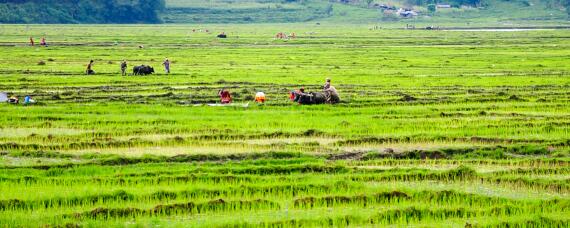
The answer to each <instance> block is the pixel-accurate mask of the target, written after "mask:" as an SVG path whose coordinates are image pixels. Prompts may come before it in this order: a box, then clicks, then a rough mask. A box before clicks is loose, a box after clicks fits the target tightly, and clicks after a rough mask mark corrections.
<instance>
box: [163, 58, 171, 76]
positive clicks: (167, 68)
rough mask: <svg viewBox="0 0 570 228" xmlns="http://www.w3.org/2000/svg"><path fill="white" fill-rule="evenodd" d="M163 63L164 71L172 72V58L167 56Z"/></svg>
mask: <svg viewBox="0 0 570 228" xmlns="http://www.w3.org/2000/svg"><path fill="white" fill-rule="evenodd" d="M162 65H164V72H166V73H167V74H170V60H168V57H166V59H165V60H164V62H163V63H162Z"/></svg>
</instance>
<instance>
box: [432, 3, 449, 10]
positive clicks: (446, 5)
mask: <svg viewBox="0 0 570 228" xmlns="http://www.w3.org/2000/svg"><path fill="white" fill-rule="evenodd" d="M435 7H437V8H438V9H449V8H451V5H449V4H437V5H436V6H435Z"/></svg>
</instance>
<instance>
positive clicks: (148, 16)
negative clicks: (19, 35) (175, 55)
mask: <svg viewBox="0 0 570 228" xmlns="http://www.w3.org/2000/svg"><path fill="white" fill-rule="evenodd" d="M163 9H164V0H0V23H16V24H72V23H96V24H99V23H100V24H106V23H119V24H131V23H160V22H161V21H160V17H159V14H158V13H159V11H161V10H163Z"/></svg>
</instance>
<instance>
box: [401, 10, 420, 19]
mask: <svg viewBox="0 0 570 228" xmlns="http://www.w3.org/2000/svg"><path fill="white" fill-rule="evenodd" d="M396 13H397V14H398V15H400V17H405V18H411V17H415V16H418V12H416V11H414V10H412V9H403V8H400V9H399V10H398V12H396Z"/></svg>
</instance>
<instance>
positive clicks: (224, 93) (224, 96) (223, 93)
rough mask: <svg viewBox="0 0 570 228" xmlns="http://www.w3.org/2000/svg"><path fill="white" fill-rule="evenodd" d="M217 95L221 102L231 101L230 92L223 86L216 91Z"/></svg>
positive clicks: (227, 102)
mask: <svg viewBox="0 0 570 228" xmlns="http://www.w3.org/2000/svg"><path fill="white" fill-rule="evenodd" d="M218 95H219V96H220V101H221V102H222V104H229V103H232V95H231V94H230V91H228V90H226V89H225V88H222V89H221V90H220V92H218Z"/></svg>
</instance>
